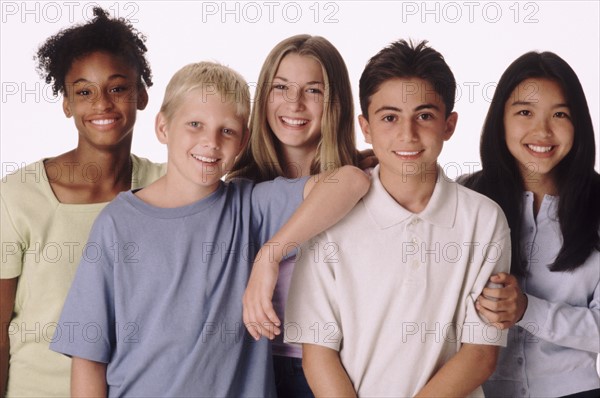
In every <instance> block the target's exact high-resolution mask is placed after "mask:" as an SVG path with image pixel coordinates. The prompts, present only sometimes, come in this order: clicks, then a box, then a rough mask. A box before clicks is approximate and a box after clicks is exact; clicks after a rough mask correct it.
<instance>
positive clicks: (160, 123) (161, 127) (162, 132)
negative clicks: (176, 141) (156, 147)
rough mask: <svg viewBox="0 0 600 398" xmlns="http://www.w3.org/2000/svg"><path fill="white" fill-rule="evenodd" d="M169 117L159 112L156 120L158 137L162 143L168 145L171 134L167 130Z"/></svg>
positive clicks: (155, 127)
mask: <svg viewBox="0 0 600 398" xmlns="http://www.w3.org/2000/svg"><path fill="white" fill-rule="evenodd" d="M167 125H168V123H167V118H166V117H165V115H163V113H162V112H158V115H156V120H155V121H154V130H155V132H156V137H157V138H158V141H160V143H161V144H165V145H167V144H168V142H169V135H168V132H167Z"/></svg>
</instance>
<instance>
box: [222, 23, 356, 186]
mask: <svg viewBox="0 0 600 398" xmlns="http://www.w3.org/2000/svg"><path fill="white" fill-rule="evenodd" d="M290 53H296V54H298V55H302V56H308V57H311V58H313V59H315V60H316V61H317V62H319V64H320V65H321V68H322V70H323V79H324V80H325V81H324V83H325V96H324V103H323V118H322V120H321V139H320V140H319V144H318V146H317V154H316V156H315V158H314V159H313V162H312V164H311V168H310V173H311V174H318V173H320V172H321V171H324V170H327V169H331V168H337V167H341V166H344V165H348V164H352V165H355V164H356V163H357V151H356V143H355V135H354V106H353V103H352V99H353V97H352V88H351V86H350V78H349V76H348V69H347V68H346V64H345V63H344V59H343V58H342V56H341V55H340V53H339V52H338V50H337V49H336V48H335V47H334V46H333V44H331V43H330V42H329V41H328V40H327V39H325V38H323V37H320V36H310V35H296V36H292V37H289V38H287V39H285V40H283V41H281V42H280V43H278V44H277V45H276V46H275V47H274V48H273V50H271V52H270V53H269V55H268V56H267V59H266V60H265V62H264V64H263V66H262V69H261V71H260V75H259V78H258V85H257V87H256V94H255V100H254V105H253V108H252V113H251V116H250V142H249V144H248V146H247V147H246V149H245V150H244V152H243V153H242V154H241V155H240V157H239V158H238V160H237V161H236V163H235V164H234V166H233V169H232V171H231V172H230V173H229V174H228V176H227V179H231V178H235V177H246V178H250V179H253V180H255V181H267V180H272V179H274V178H276V177H279V176H285V175H286V173H285V168H286V166H287V165H285V164H283V161H284V159H283V157H282V155H281V151H280V150H278V149H279V148H280V143H279V141H278V140H277V138H276V137H275V134H274V133H273V130H272V129H271V127H270V126H269V123H268V122H267V102H268V101H269V95H270V93H271V86H272V82H273V78H274V76H275V73H276V72H277V69H278V68H279V64H280V63H281V60H282V59H283V57H285V56H286V55H288V54H290ZM282 166H283V167H282Z"/></svg>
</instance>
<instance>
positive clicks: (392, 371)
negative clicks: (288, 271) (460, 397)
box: [284, 166, 510, 397]
mask: <svg viewBox="0 0 600 398" xmlns="http://www.w3.org/2000/svg"><path fill="white" fill-rule="evenodd" d="M438 173H439V177H438V181H437V183H436V185H435V189H434V191H433V194H432V197H431V199H430V201H429V203H428V205H427V207H426V208H425V209H424V210H423V211H422V212H421V213H419V214H414V213H411V212H409V211H408V210H406V209H404V208H403V207H402V206H400V205H399V204H398V203H397V202H396V201H395V200H394V199H393V198H392V197H391V196H390V195H389V193H388V192H387V191H386V190H385V188H384V187H383V185H382V184H381V181H380V180H379V166H378V167H377V168H375V170H374V171H373V176H372V184H371V189H370V191H369V192H368V193H367V195H366V196H365V197H364V198H363V199H362V200H361V201H360V202H359V203H358V204H357V206H356V207H355V208H354V209H353V210H352V211H351V212H350V213H349V215H348V216H347V217H346V218H344V219H343V220H342V221H341V222H340V223H338V224H337V225H335V226H334V227H332V228H330V229H329V230H327V231H325V232H324V233H322V234H320V235H318V236H317V237H315V238H314V239H312V240H310V241H309V242H307V243H306V244H305V245H304V246H302V247H301V250H300V251H299V257H298V260H297V263H296V267H295V270H294V275H293V278H292V284H291V287H290V292H289V296H288V301H287V306H286V317H285V325H284V326H285V328H284V329H285V341H286V342H289V343H309V344H318V345H322V346H325V347H328V348H331V349H334V350H337V351H339V353H340V358H341V361H342V363H343V365H344V368H345V369H346V372H347V373H348V375H349V377H350V380H351V381H352V383H353V385H354V388H355V390H356V391H357V393H358V395H359V396H377V397H384V396H390V397H391V396H394V397H409V396H414V394H416V393H417V392H418V391H419V390H420V389H421V388H422V387H423V386H424V385H425V384H426V383H427V381H428V380H429V379H430V378H431V377H432V376H433V375H434V374H435V373H436V372H437V370H438V369H439V368H440V367H442V365H443V364H444V363H446V362H447V361H448V360H449V359H450V358H451V357H452V356H453V355H454V354H455V353H456V352H457V351H458V350H459V348H460V346H461V343H471V344H490V345H502V346H504V345H506V331H499V330H498V329H496V328H495V327H493V326H490V325H487V323H486V321H485V319H484V318H482V317H481V316H480V315H479V314H478V313H477V311H476V310H475V300H476V299H477V297H478V296H479V294H480V293H481V290H482V289H483V287H484V286H485V285H486V283H487V282H488V279H489V277H490V276H491V275H492V274H494V273H497V272H502V271H503V272H509V264H510V231H509V228H508V224H507V222H506V218H505V217H504V214H503V213H502V210H501V209H500V207H499V206H498V205H496V204H495V203H494V202H493V201H491V200H490V199H488V198H486V197H485V196H483V195H480V194H478V193H476V192H474V191H472V190H470V189H467V188H465V187H463V186H460V185H459V184H457V183H455V182H453V181H451V180H449V179H448V177H446V176H445V175H444V173H443V171H442V170H441V169H440V168H438ZM465 377H469V375H465ZM472 396H483V393H482V391H481V388H478V389H477V390H476V391H475V392H474V393H473V394H472Z"/></svg>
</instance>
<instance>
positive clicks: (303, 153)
mask: <svg viewBox="0 0 600 398" xmlns="http://www.w3.org/2000/svg"><path fill="white" fill-rule="evenodd" d="M282 152H283V163H284V164H282V165H281V168H282V169H283V172H284V173H285V177H287V178H299V177H305V176H309V175H310V166H311V165H312V162H313V159H314V158H315V155H316V153H317V149H316V148H314V149H310V150H307V149H303V148H283V150H282Z"/></svg>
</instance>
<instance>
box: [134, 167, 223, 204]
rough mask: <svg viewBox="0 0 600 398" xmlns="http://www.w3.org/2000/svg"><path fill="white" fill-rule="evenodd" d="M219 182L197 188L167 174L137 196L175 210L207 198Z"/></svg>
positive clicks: (150, 202)
mask: <svg viewBox="0 0 600 398" xmlns="http://www.w3.org/2000/svg"><path fill="white" fill-rule="evenodd" d="M219 184H220V183H219V182H217V183H215V184H212V185H208V186H198V185H196V184H190V183H189V182H185V181H184V182H181V181H180V179H179V178H177V177H176V176H174V175H172V174H169V171H168V170H167V174H165V176H164V177H161V178H160V179H158V180H157V181H156V183H154V184H152V185H150V186H149V187H148V188H146V189H142V190H141V191H139V192H138V193H137V195H138V196H139V197H140V198H141V199H142V200H144V201H145V202H147V203H149V204H151V205H153V206H156V207H163V208H175V207H183V206H187V205H191V204H192V203H195V202H197V201H199V200H202V199H204V198H206V197H208V196H209V195H210V194H212V193H213V192H215V191H216V190H217V189H218V188H219Z"/></svg>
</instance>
